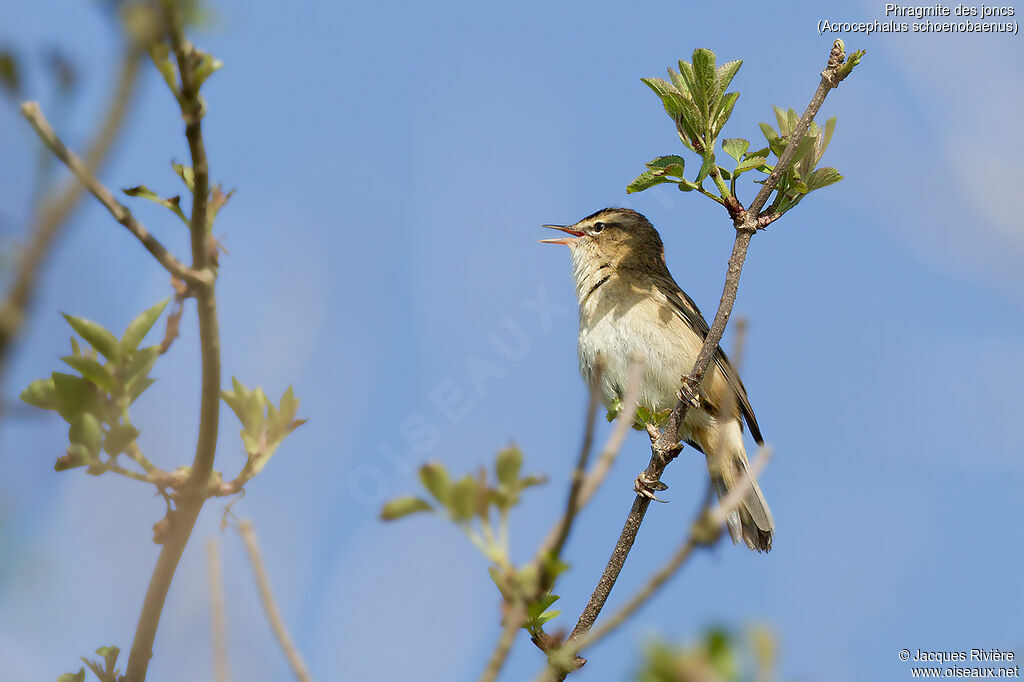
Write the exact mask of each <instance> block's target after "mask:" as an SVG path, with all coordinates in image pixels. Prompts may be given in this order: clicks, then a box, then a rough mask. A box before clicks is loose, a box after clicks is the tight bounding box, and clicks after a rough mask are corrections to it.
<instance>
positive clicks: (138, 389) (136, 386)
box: [128, 377, 156, 405]
mask: <svg viewBox="0 0 1024 682" xmlns="http://www.w3.org/2000/svg"><path fill="white" fill-rule="evenodd" d="M155 383H156V379H151V378H150V377H146V378H145V379H139V380H138V381H135V382H133V383H132V387H131V389H130V390H129V391H128V398H129V402H128V404H129V405H130V404H132V403H134V402H135V401H136V400H138V399H139V396H140V395H142V394H143V392H145V390H146V389H147V388H149V387H150V386H152V385H153V384H155Z"/></svg>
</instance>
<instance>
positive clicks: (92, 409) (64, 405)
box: [52, 372, 100, 422]
mask: <svg viewBox="0 0 1024 682" xmlns="http://www.w3.org/2000/svg"><path fill="white" fill-rule="evenodd" d="M52 378H53V387H54V395H55V397H56V399H57V412H58V413H59V414H60V416H62V417H64V419H66V420H67V421H69V422H70V421H71V420H72V419H74V418H75V417H76V416H78V415H79V414H82V413H83V412H89V413H91V414H97V413H98V412H99V408H100V400H99V398H100V396H99V393H98V392H97V391H96V387H95V386H94V385H93V384H92V383H91V382H89V381H88V380H86V379H83V378H82V377H78V376H75V375H74V374H63V373H61V372H54V373H53V375H52Z"/></svg>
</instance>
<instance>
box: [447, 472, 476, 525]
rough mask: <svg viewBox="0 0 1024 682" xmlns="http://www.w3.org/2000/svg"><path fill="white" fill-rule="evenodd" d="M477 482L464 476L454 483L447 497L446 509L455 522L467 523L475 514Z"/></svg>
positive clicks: (470, 477)
mask: <svg viewBox="0 0 1024 682" xmlns="http://www.w3.org/2000/svg"><path fill="white" fill-rule="evenodd" d="M476 496H477V480H476V479H475V478H473V477H472V476H469V475H466V476H464V477H463V478H461V479H459V480H458V481H456V482H455V484H454V485H452V487H451V492H450V493H449V495H448V501H449V504H448V509H449V510H451V513H452V518H454V519H455V520H456V521H468V520H470V519H471V518H473V516H474V514H475V513H476Z"/></svg>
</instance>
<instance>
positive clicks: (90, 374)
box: [61, 355, 117, 393]
mask: <svg viewBox="0 0 1024 682" xmlns="http://www.w3.org/2000/svg"><path fill="white" fill-rule="evenodd" d="M61 360H62V361H64V362H65V363H67V364H68V365H70V366H71V367H72V368H73V369H77V370H78V371H79V372H81V374H82V376H83V377H85V378H86V379H88V380H89V381H91V382H92V383H93V384H95V385H96V386H97V387H99V388H101V389H103V390H104V391H106V392H107V393H117V381H115V380H114V375H113V374H111V372H110V370H109V369H107V368H106V367H105V366H103V365H101V364H100V363H99V361H97V360H93V359H92V358H88V357H85V356H82V355H65V356H64V357H62V358H61Z"/></svg>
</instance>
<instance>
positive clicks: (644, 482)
mask: <svg viewBox="0 0 1024 682" xmlns="http://www.w3.org/2000/svg"><path fill="white" fill-rule="evenodd" d="M845 59H846V57H845V52H844V51H843V47H842V41H838V40H837V41H836V42H835V44H834V46H833V48H832V50H831V52H830V54H829V60H828V64H827V66H826V67H825V69H824V70H823V71H822V74H821V81H820V83H819V85H818V88H817V90H816V91H815V92H814V95H813V96H812V97H811V101H810V103H809V104H808V105H807V108H806V109H805V111H804V113H803V116H801V118H800V121H799V123H798V124H797V126H796V129H795V130H794V132H793V134H792V137H791V139H792V140H802V139H803V136H804V135H805V134H806V132H807V130H808V128H809V127H810V124H811V120H812V119H813V118H814V115H815V114H816V113H817V112H818V109H820V108H821V105H822V103H823V102H824V101H825V97H826V95H827V94H828V93H829V92H830V91H831V90H832V89H833V88H835V87H837V86H838V85H839V83H840V81H842V80H843V78H845V77H846V75H848V74H849V72H850V69H851V68H852V65H846V66H844V64H843V62H844V61H845ZM796 149H797V144H795V143H794V144H789V145H787V146H786V149H785V151H784V152H783V154H782V156H781V157H780V158H779V162H778V163H777V164H776V165H775V168H774V169H773V170H772V172H771V174H770V175H769V176H768V178H766V179H765V182H764V184H763V185H762V186H761V190H760V191H759V192H758V194H757V196H756V197H755V199H754V201H753V202H751V204H750V207H749V208H748V209H746V210H744V209H743V208H742V206H739V203H738V201H736V200H735V197H731V199H732V201H733V203H734V205H733V206H732V207H727V208H729V209H730V210H729V214H730V216H731V217H732V220H733V226H734V227H735V229H736V238H735V241H734V242H733V248H732V254H731V255H730V257H729V263H728V267H727V271H726V279H725V286H724V288H723V291H722V297H721V300H720V301H719V305H718V310H717V312H716V313H715V318H714V322H713V323H712V324H711V328H710V330H709V332H708V335H707V337H706V338H705V339H704V345H703V346H702V347H701V350H700V353H699V354H698V356H697V360H696V361H695V362H694V366H693V369H692V370H691V371H690V373H689V375H687V376H685V377H683V380H682V388H681V390H680V392H679V401H678V402H677V403H676V406H675V407H674V408H673V410H672V412H671V413H670V415H669V418H668V421H667V423H666V425H665V428H664V430H663V431H662V432H661V435H660V436H659V437H657V438H656V439H655V438H654V436H653V434H652V440H653V442H652V445H651V459H650V462H649V464H648V466H647V468H646V469H645V470H644V471H643V472H642V473H641V474H640V475H639V476H638V477H637V486H638V493H637V496H636V498H635V499H634V501H633V506H632V507H631V509H630V511H629V514H628V516H627V517H626V522H625V524H624V525H623V528H622V532H621V533H620V535H619V539H618V542H617V543H616V545H615V549H614V550H613V551H612V555H611V558H610V559H609V560H608V564H607V565H606V566H605V570H604V572H603V573H602V575H601V578H600V580H599V581H598V584H597V587H596V588H595V589H594V592H593V594H592V595H591V597H590V600H589V601H588V603H587V605H586V606H585V607H584V609H583V612H582V613H581V614H580V617H579V620H578V621H577V623H576V627H575V628H573V631H572V634H571V635H570V636H569V641H570V642H578V641H580V640H582V639H583V638H584V637H585V635H586V634H587V632H589V631H590V629H591V628H592V627H593V625H594V623H595V621H596V620H597V617H598V615H599V614H600V613H601V610H602V609H603V608H604V605H605V603H606V602H607V600H608V595H609V594H611V591H612V588H613V587H614V586H615V582H616V580H618V577H619V573H620V572H621V571H622V567H623V565H624V564H625V562H626V558H627V557H628V556H629V552H630V550H631V549H632V547H633V542H634V541H635V540H636V535H637V532H638V531H639V530H640V525H641V523H643V519H644V515H645V514H646V513H647V508H648V507H649V506H650V503H651V498H652V497H653V494H652V493H651V491H655V490H659V489H662V488H663V487H664V484H662V483H661V475H662V474H663V473H664V471H665V468H666V467H667V466H668V465H669V463H671V461H672V460H673V459H675V458H676V456H678V454H679V452H680V451H681V449H682V448H681V446H680V445H679V444H678V443H679V438H680V434H679V431H680V427H681V426H682V424H683V420H684V419H685V418H686V414H687V411H688V410H689V408H690V406H691V405H692V404H694V403H695V402H696V401H697V397H698V391H699V388H700V385H701V382H702V380H703V379H704V374H705V373H706V372H707V369H708V367H709V366H710V364H711V361H712V360H713V358H714V356H715V352H716V351H717V349H718V345H719V343H721V341H722V335H723V334H724V332H725V327H726V325H727V324H728V322H729V317H730V315H731V314H732V308H733V304H734V303H735V302H736V293H737V291H738V289H739V280H740V273H741V272H742V271H743V263H744V261H745V260H746V257H747V250H748V248H749V246H750V239H751V237H752V236H753V235H754V234H755V233H756V232H757V230H758V229H760V228H761V227H762V225H761V218H762V216H761V215H760V214H759V211H760V210H761V208H762V207H763V206H764V203H765V201H767V199H768V196H769V195H770V194H771V193H772V191H774V189H775V187H776V186H777V185H778V182H779V179H780V178H781V177H782V175H783V174H784V173H785V172H786V171H787V170H788V169H789V167H790V166H791V165H792V163H793V157H794V155H795V154H796ZM684 559H685V558H684ZM568 672H571V668H569V669H565V672H562V673H561V674H560V675H559V677H560V679H564V677H565V675H566V674H568Z"/></svg>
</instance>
